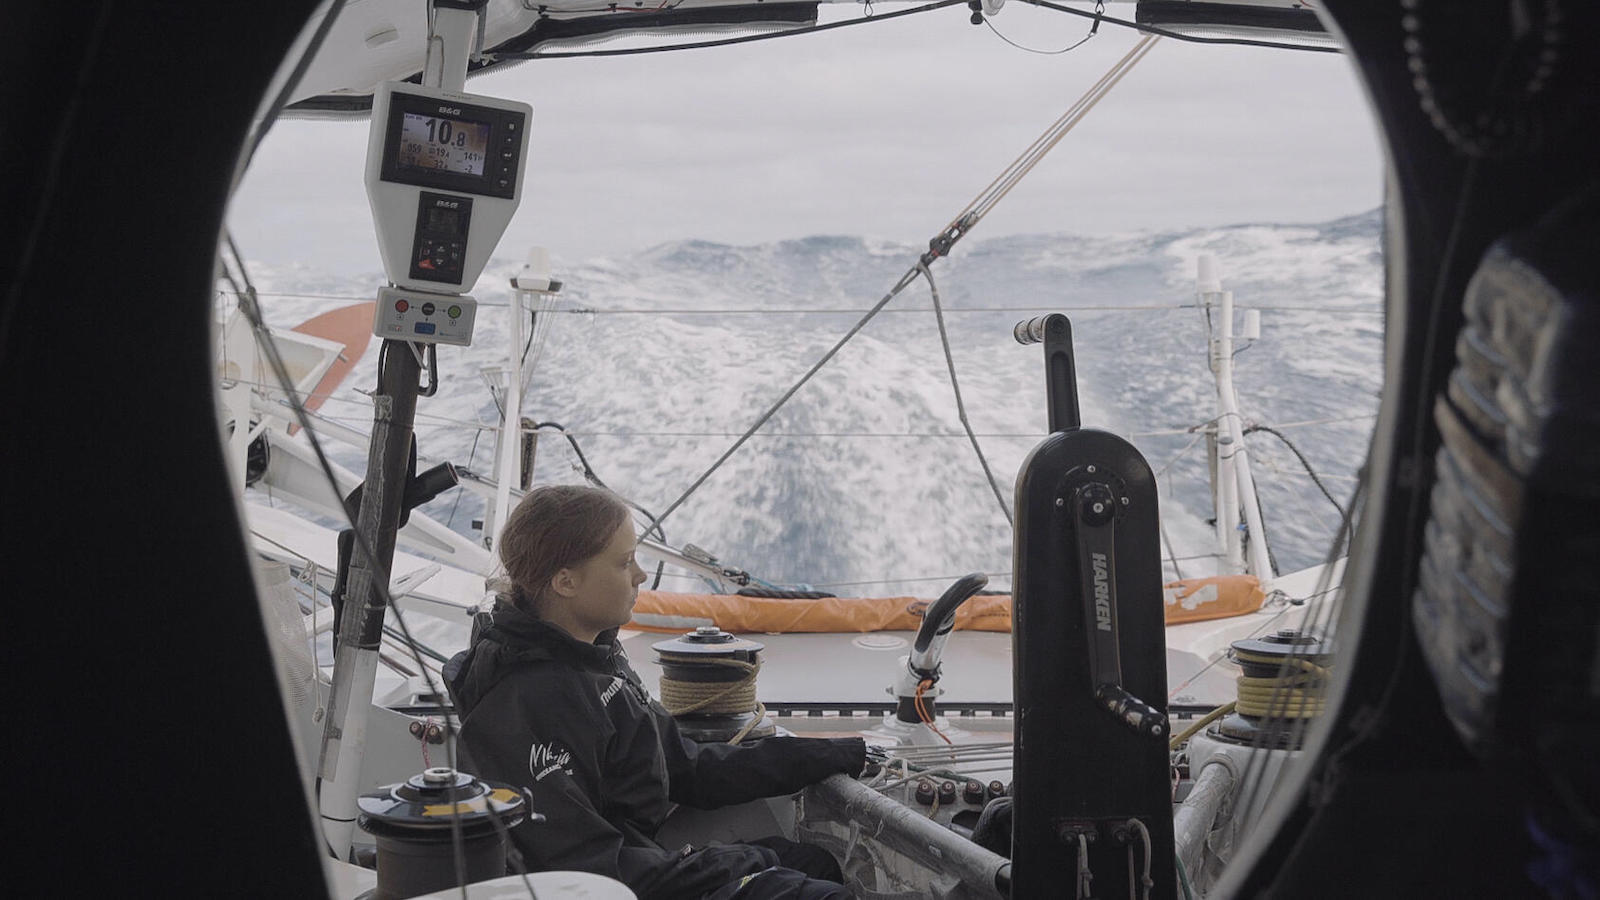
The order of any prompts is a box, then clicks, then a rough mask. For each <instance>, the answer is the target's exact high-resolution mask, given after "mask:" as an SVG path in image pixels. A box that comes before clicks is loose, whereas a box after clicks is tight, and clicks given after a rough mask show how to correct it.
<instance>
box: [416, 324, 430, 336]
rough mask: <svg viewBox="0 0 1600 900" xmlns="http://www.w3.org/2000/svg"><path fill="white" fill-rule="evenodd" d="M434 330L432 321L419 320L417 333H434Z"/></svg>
mask: <svg viewBox="0 0 1600 900" xmlns="http://www.w3.org/2000/svg"><path fill="white" fill-rule="evenodd" d="M433 331H434V326H433V323H432V322H418V323H417V334H433Z"/></svg>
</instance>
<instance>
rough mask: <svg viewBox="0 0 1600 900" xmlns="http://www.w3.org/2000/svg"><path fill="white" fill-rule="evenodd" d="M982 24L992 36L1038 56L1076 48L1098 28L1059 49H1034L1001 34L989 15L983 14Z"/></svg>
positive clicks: (1068, 51)
mask: <svg viewBox="0 0 1600 900" xmlns="http://www.w3.org/2000/svg"><path fill="white" fill-rule="evenodd" d="M983 24H985V25H987V26H989V30H990V31H992V32H994V36H995V37H997V38H999V39H1000V40H1002V41H1005V42H1006V43H1008V44H1010V45H1011V46H1013V47H1015V48H1017V49H1018V50H1025V51H1027V52H1029V53H1037V54H1039V55H1040V56H1060V55H1061V54H1063V53H1070V52H1071V51H1073V50H1076V49H1078V48H1079V47H1082V46H1083V45H1084V44H1087V43H1088V42H1089V38H1092V37H1094V36H1095V31H1096V30H1097V29H1098V26H1097V27H1096V28H1095V29H1091V30H1090V31H1089V33H1088V34H1085V35H1084V36H1083V37H1081V38H1078V39H1077V40H1076V41H1074V42H1072V43H1071V44H1068V45H1067V46H1065V47H1062V48H1061V49H1060V50H1038V49H1035V48H1033V47H1024V46H1023V45H1021V44H1019V43H1017V42H1016V41H1013V40H1012V39H1011V38H1008V37H1006V36H1005V35H1003V34H1001V33H1000V29H998V28H996V27H994V20H993V19H991V18H990V17H989V16H984V17H983Z"/></svg>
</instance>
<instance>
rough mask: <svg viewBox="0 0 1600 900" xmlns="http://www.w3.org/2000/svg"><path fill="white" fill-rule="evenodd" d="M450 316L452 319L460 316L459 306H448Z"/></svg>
mask: <svg viewBox="0 0 1600 900" xmlns="http://www.w3.org/2000/svg"><path fill="white" fill-rule="evenodd" d="M450 318H452V319H459V318H461V307H459V306H452V307H450Z"/></svg>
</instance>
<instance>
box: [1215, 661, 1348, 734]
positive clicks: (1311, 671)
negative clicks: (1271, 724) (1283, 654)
mask: <svg viewBox="0 0 1600 900" xmlns="http://www.w3.org/2000/svg"><path fill="white" fill-rule="evenodd" d="M1233 656H1234V659H1235V660H1237V661H1239V662H1245V663H1254V664H1257V665H1267V666H1271V665H1276V666H1278V667H1279V668H1280V669H1281V670H1283V671H1284V674H1282V675H1279V676H1277V677H1274V678H1257V677H1253V676H1249V675H1240V676H1239V700H1238V706H1237V709H1238V711H1239V714H1240V715H1243V716H1250V717H1252V718H1279V719H1309V718H1312V717H1314V716H1317V715H1320V714H1321V713H1322V710H1323V708H1324V706H1325V704H1324V702H1323V689H1324V687H1325V685H1326V684H1327V678H1328V676H1329V675H1330V674H1331V672H1330V670H1328V669H1327V668H1325V667H1323V666H1319V665H1317V664H1316V663H1313V662H1311V661H1310V660H1308V659H1299V658H1296V657H1292V656H1291V657H1288V658H1280V657H1274V656H1263V655H1260V654H1255V653H1248V652H1245V651H1242V650H1237V649H1236V650H1234V651H1233ZM1288 670H1298V671H1296V672H1293V673H1291V672H1289V671H1288Z"/></svg>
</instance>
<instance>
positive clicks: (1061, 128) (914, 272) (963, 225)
mask: <svg viewBox="0 0 1600 900" xmlns="http://www.w3.org/2000/svg"><path fill="white" fill-rule="evenodd" d="M1157 40H1159V38H1156V37H1151V36H1149V35H1146V36H1145V37H1142V38H1140V39H1139V42H1138V43H1136V44H1134V45H1133V49H1131V50H1129V51H1128V52H1127V54H1126V55H1124V56H1123V57H1122V59H1121V60H1119V61H1118V62H1117V64H1116V65H1114V66H1112V67H1111V69H1110V70H1109V71H1107V72H1106V74H1104V75H1102V76H1101V77H1100V80H1099V81H1096V82H1095V83H1094V85H1093V86H1092V87H1090V88H1089V91H1088V93H1086V94H1084V95H1083V96H1082V97H1080V98H1078V100H1077V102H1075V103H1073V104H1072V106H1070V107H1068V109H1067V111H1066V112H1065V113H1063V114H1062V115H1061V118H1059V119H1057V120H1056V121H1055V122H1054V123H1053V124H1052V125H1051V126H1050V127H1049V128H1047V129H1045V132H1044V133H1043V134H1041V135H1040V136H1039V137H1038V138H1037V139H1035V140H1034V142H1033V144H1032V145H1030V146H1029V147H1028V149H1026V150H1024V151H1023V152H1022V155H1021V156H1018V157H1017V158H1016V160H1014V161H1013V162H1012V163H1011V165H1010V166H1008V167H1007V168H1006V170H1005V171H1004V172H1002V173H1000V176H999V177H998V178H996V179H995V180H994V181H992V182H990V184H989V186H988V187H986V188H984V189H983V190H982V191H981V192H979V194H978V196H977V197H976V198H974V199H973V201H972V202H971V203H968V204H967V206H966V208H965V209H963V210H962V211H961V212H960V213H958V214H957V215H956V217H955V218H954V219H952V220H951V221H950V224H948V225H946V226H945V227H944V228H943V229H942V230H941V231H940V232H939V234H938V235H937V236H935V237H934V238H933V239H932V240H931V241H929V242H928V252H927V253H924V254H923V255H922V257H921V259H920V260H919V261H918V262H917V264H916V265H914V266H912V267H911V268H910V269H909V270H907V271H906V273H905V274H904V275H902V276H900V280H899V281H898V282H896V283H895V286H894V287H892V288H890V289H889V292H888V293H887V294H884V295H883V299H881V300H879V301H878V302H877V303H876V304H874V305H873V307H872V308H871V309H870V310H868V311H867V314H866V315H864V316H862V317H861V318H860V319H859V320H857V321H856V323H855V325H853V326H851V327H850V330H849V331H848V332H846V333H845V335H844V337H842V338H840V339H839V340H838V342H837V343H835V344H834V345H833V346H832V347H831V348H829V350H828V352H827V353H824V354H823V355H822V358H821V359H819V360H817V362H816V364H815V365H813V366H812V367H811V369H810V370H809V371H807V372H806V374H805V375H803V376H801V377H800V380H799V381H797V382H795V384H794V386H793V387H791V388H789V390H787V391H785V392H784V394H783V396H782V397H779V398H778V401H777V402H776V403H774V404H772V406H770V407H768V408H767V411H766V412H764V413H762V414H761V417H760V418H758V419H757V420H756V422H755V424H754V425H751V426H750V428H749V429H747V430H746V431H745V433H744V434H742V435H740V436H739V439H738V440H736V441H734V442H733V446H731V447H729V448H728V449H727V450H726V451H725V452H724V453H723V454H722V456H720V457H718V458H717V461H716V462H714V463H712V464H711V467H710V468H709V469H706V470H705V472H703V473H702V474H701V475H700V477H699V478H696V479H695V480H694V483H693V484H691V485H689V488H688V489H687V490H685V491H684V492H683V493H682V494H680V495H679V496H678V499H676V500H674V501H672V503H671V504H669V505H668V506H667V508H666V510H665V511H663V512H662V513H661V515H660V516H659V517H657V518H656V519H654V520H653V521H652V523H651V525H652V527H659V526H660V523H661V520H662V519H665V518H666V517H667V516H670V515H672V513H673V511H674V510H676V509H677V508H678V507H679V506H681V505H683V502H684V501H685V500H687V499H689V496H690V495H691V494H693V493H694V492H695V491H696V490H698V489H699V487H700V485H702V484H704V483H705V482H706V479H708V478H710V477H711V475H712V473H714V472H716V471H717V469H719V468H721V467H722V464H723V463H725V462H727V461H728V458H729V457H731V456H733V454H734V453H735V452H737V451H738V449H739V448H740V447H743V446H744V444H745V442H746V441H748V440H749V439H750V438H751V436H752V435H754V434H755V433H756V432H757V431H759V430H760V429H761V426H763V425H765V424H766V423H767V420H768V419H771V418H772V416H773V415H774V414H776V413H777V411H778V410H779V409H780V408H782V406H783V405H784V404H785V403H787V402H789V398H790V397H793V396H794V394H795V392H796V391H798V390H800V388H801V387H803V386H804V385H805V383H806V382H808V381H810V380H811V378H812V376H814V375H816V374H817V372H818V371H819V370H820V369H821V368H822V367H823V366H824V365H826V364H827V363H828V360H830V359H833V357H834V355H835V354H837V353H838V352H839V351H840V350H841V349H842V348H843V347H844V345H845V344H846V343H848V342H849V340H850V339H851V338H853V337H855V336H856V333H857V332H859V331H860V330H861V329H862V328H864V327H866V324H867V323H868V322H870V321H872V319H873V317H874V316H876V315H877V314H878V312H879V310H882V309H883V308H884V307H885V306H888V305H889V301H890V300H893V299H894V298H895V296H896V295H898V294H899V293H900V292H901V291H903V290H905V289H906V287H907V286H908V285H910V284H911V282H912V281H914V280H916V277H917V276H918V275H919V274H921V273H923V272H925V271H927V267H928V265H929V264H930V263H932V262H933V261H934V260H935V259H938V258H939V257H940V256H948V255H949V253H950V248H951V247H952V246H954V245H955V243H956V241H959V240H960V239H961V238H962V237H963V236H965V235H966V234H967V233H968V232H970V231H971V230H972V229H973V227H975V226H976V225H977V224H978V222H980V221H982V219H983V217H984V216H985V215H987V214H988V213H989V211H990V210H992V209H994V207H995V204H997V203H999V202H1000V201H1001V200H1002V199H1004V198H1005V196H1006V194H1008V193H1010V192H1011V189H1012V188H1014V187H1016V186H1017V182H1019V181H1021V180H1022V179H1023V177H1025V176H1026V175H1027V174H1028V173H1029V172H1030V171H1032V170H1033V167H1034V166H1036V165H1038V164H1039V161H1040V160H1041V159H1043V158H1044V156H1045V154H1047V153H1049V152H1050V150H1051V149H1052V148H1054V147H1055V145H1056V144H1058V143H1060V141H1061V139H1062V138H1063V137H1065V136H1066V134H1067V132H1068V131H1071V130H1072V128H1073V126H1075V125H1077V124H1078V122H1080V121H1082V119H1083V117H1084V116H1085V115H1087V114H1088V112H1089V110H1091V109H1093V108H1094V106H1095V104H1097V103H1099V102H1100V101H1101V100H1102V99H1103V98H1104V97H1105V95H1106V94H1107V93H1108V92H1110V90H1111V88H1113V87H1115V86H1116V84H1117V82H1119V81H1121V80H1122V78H1123V76H1125V75H1127V74H1128V72H1129V70H1131V69H1132V68H1133V67H1134V66H1135V65H1137V64H1138V63H1139V61H1140V60H1142V59H1144V57H1145V55H1146V54H1148V53H1149V52H1150V48H1151V47H1153V46H1155V42H1156V41H1157ZM985 469H987V465H986V466H985ZM1001 506H1002V507H1003V506H1004V501H1002V503H1001ZM1009 518H1010V516H1009V515H1007V519H1009Z"/></svg>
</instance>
